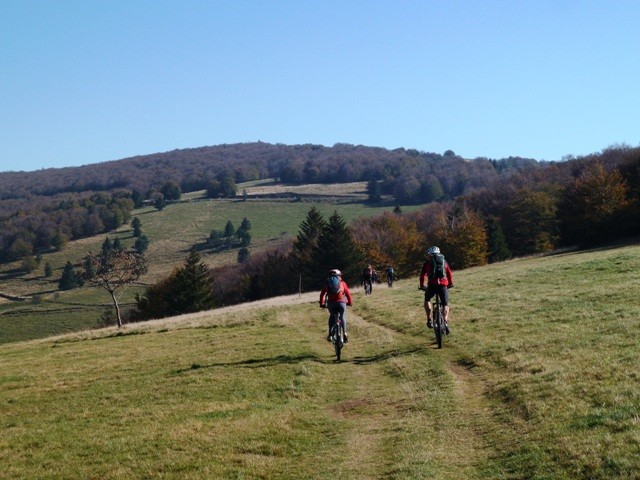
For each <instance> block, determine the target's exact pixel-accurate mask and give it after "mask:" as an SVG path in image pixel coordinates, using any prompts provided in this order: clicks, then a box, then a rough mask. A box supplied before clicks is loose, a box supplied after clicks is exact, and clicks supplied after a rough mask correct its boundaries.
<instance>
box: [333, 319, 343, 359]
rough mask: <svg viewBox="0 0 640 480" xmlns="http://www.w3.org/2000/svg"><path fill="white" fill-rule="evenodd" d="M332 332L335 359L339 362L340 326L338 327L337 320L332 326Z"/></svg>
mask: <svg viewBox="0 0 640 480" xmlns="http://www.w3.org/2000/svg"><path fill="white" fill-rule="evenodd" d="M332 332H333V346H334V348H335V351H336V360H337V361H338V362H339V361H340V357H341V354H342V345H343V343H342V328H340V322H339V320H338V321H336V323H335V324H334V326H333V328H332Z"/></svg>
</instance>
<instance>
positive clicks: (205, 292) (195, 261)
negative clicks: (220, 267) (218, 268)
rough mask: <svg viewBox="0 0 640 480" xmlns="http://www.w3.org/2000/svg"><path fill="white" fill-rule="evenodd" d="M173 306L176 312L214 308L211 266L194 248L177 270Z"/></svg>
mask: <svg viewBox="0 0 640 480" xmlns="http://www.w3.org/2000/svg"><path fill="white" fill-rule="evenodd" d="M174 288H175V291H174V292H172V295H173V300H172V303H173V308H174V311H175V313H189V312H198V311H200V310H208V309H210V308H213V306H214V300H213V281H212V279H211V277H210V275H209V268H208V267H207V266H206V265H205V263H204V262H203V261H202V258H201V257H200V254H199V253H198V251H197V250H196V249H195V248H192V249H191V251H190V252H189V255H187V258H186V261H185V264H184V265H183V266H182V268H180V269H179V270H178V271H177V272H176V276H175V282H174Z"/></svg>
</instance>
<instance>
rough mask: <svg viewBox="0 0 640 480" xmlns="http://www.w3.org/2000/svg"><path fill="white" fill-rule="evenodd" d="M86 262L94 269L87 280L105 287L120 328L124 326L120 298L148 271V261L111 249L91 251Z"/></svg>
mask: <svg viewBox="0 0 640 480" xmlns="http://www.w3.org/2000/svg"><path fill="white" fill-rule="evenodd" d="M85 260H86V264H87V265H90V266H91V267H92V269H93V276H92V277H90V278H89V276H87V277H86V280H87V281H88V282H89V283H90V284H92V285H94V286H96V287H101V288H104V289H105V290H106V291H107V292H109V295H111V299H112V300H113V306H114V307H115V309H116V317H117V322H118V328H121V327H122V317H121V315H120V305H119V304H118V299H119V298H120V296H121V295H122V293H123V292H124V291H125V290H126V288H127V287H128V286H129V285H131V284H132V283H133V282H135V281H136V280H138V278H140V276H141V275H143V274H145V273H146V272H147V262H146V260H145V258H144V257H143V256H142V255H139V254H137V253H132V252H126V251H118V250H111V251H110V252H109V253H108V254H106V255H93V254H91V253H89V254H88V255H87V256H86V257H85Z"/></svg>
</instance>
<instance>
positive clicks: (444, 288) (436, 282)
mask: <svg viewBox="0 0 640 480" xmlns="http://www.w3.org/2000/svg"><path fill="white" fill-rule="evenodd" d="M436 255H440V249H439V248H438V247H436V246H435V245H434V246H431V247H429V248H428V249H427V257H428V259H427V261H426V262H424V264H423V265H422V272H421V273H420V290H425V294H424V310H425V312H426V314H427V327H429V328H433V324H432V323H431V308H432V307H431V302H430V300H431V299H432V298H433V297H434V295H438V296H439V297H440V303H441V304H442V307H443V313H444V324H445V328H446V329H447V333H448V332H449V288H453V273H452V271H451V268H450V267H449V264H448V263H447V262H446V261H444V271H445V276H444V278H436V276H435V275H434V260H433V258H434V256H436ZM425 279H426V280H427V288H426V289H425V286H424V283H425Z"/></svg>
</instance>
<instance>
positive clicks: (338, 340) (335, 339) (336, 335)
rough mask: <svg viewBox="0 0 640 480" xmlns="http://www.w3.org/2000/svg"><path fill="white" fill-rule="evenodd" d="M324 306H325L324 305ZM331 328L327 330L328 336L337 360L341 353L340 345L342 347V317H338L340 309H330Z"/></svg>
mask: <svg viewBox="0 0 640 480" xmlns="http://www.w3.org/2000/svg"><path fill="white" fill-rule="evenodd" d="M324 308H327V306H326V305H325V306H324ZM330 320H331V330H329V337H330V338H331V343H333V347H334V349H335V351H336V360H337V361H338V362H339V361H340V358H341V354H342V347H344V324H343V322H342V318H340V310H338V309H333V310H331V317H330Z"/></svg>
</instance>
